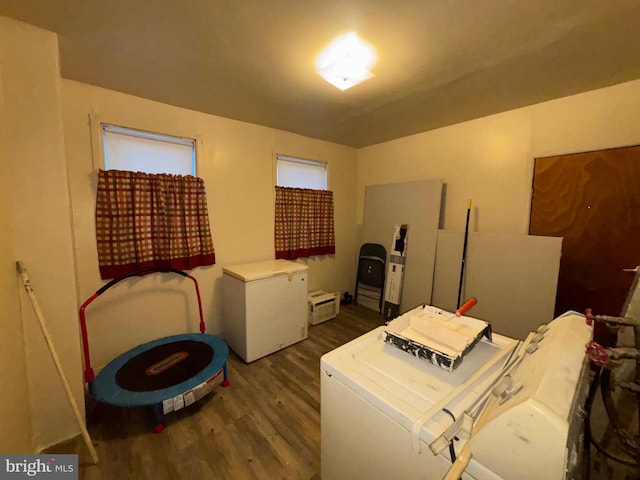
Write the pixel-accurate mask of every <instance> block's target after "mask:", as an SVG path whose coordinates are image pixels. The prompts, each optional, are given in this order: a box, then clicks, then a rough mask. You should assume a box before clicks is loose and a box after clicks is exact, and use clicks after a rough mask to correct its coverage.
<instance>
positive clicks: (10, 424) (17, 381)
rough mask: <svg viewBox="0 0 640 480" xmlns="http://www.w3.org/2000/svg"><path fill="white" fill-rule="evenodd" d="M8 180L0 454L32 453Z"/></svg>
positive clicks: (4, 189)
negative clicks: (6, 392) (4, 393)
mask: <svg viewBox="0 0 640 480" xmlns="http://www.w3.org/2000/svg"><path fill="white" fill-rule="evenodd" d="M3 30H4V23H3V19H1V18H0V41H1V42H2V43H0V105H3V104H4V103H5V100H4V97H5V96H6V95H7V92H5V89H4V83H5V82H4V72H5V71H6V70H7V66H6V65H5V59H4V49H3V48H2V47H1V45H4V44H5V43H4V40H5V38H4V36H3ZM6 123H7V121H6V119H5V109H4V107H3V108H0V158H2V159H3V164H4V165H6V163H5V162H6V160H7V158H8V157H7V152H6V145H7V143H8V141H9V139H8V138H7V135H6V132H7V126H6ZM10 187H11V181H10V178H9V177H8V176H7V175H0V312H2V314H0V331H1V332H2V335H0V385H4V386H5V387H4V388H5V389H6V391H8V392H10V394H9V395H8V396H5V399H4V402H3V408H0V426H1V427H0V428H1V430H2V433H1V434H0V452H2V453H27V452H31V449H32V447H31V418H30V407H29V388H28V383H27V366H26V358H25V354H24V332H23V329H22V317H21V315H20V290H19V287H18V279H17V276H16V261H15V258H16V255H15V251H14V248H13V228H12V221H11V217H12V211H11V197H10V195H9V188H10Z"/></svg>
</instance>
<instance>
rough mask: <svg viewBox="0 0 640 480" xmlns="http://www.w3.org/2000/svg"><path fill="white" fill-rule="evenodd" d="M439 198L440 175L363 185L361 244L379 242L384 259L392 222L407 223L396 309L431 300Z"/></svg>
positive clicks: (408, 307)
mask: <svg viewBox="0 0 640 480" xmlns="http://www.w3.org/2000/svg"><path fill="white" fill-rule="evenodd" d="M441 200H442V180H441V179H437V180H424V181H417V182H406V183H388V184H383V185H368V186H367V187H366V189H365V199H364V219H363V225H362V230H361V232H362V233H361V235H360V240H361V244H362V243H379V244H381V245H383V246H384V247H385V248H386V249H387V262H388V261H389V250H390V246H391V240H392V238H393V232H394V228H395V225H398V224H408V225H409V240H408V244H407V262H406V267H405V272H404V281H403V287H402V297H401V302H400V313H403V312H406V311H407V310H410V309H412V308H414V307H416V306H417V305H421V304H423V303H431V290H432V286H433V269H434V265H435V256H436V241H437V236H438V225H439V221H440V203H441Z"/></svg>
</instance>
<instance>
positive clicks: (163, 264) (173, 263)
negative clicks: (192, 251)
mask: <svg viewBox="0 0 640 480" xmlns="http://www.w3.org/2000/svg"><path fill="white" fill-rule="evenodd" d="M214 263H216V255H215V253H210V254H206V255H194V256H192V257H188V258H172V259H170V260H150V261H148V262H140V263H128V264H126V265H106V266H101V267H100V276H101V277H102V278H105V279H107V278H118V277H121V276H123V275H126V274H128V273H131V272H135V271H138V270H142V269H143V268H157V269H159V270H162V269H166V268H175V269H176V270H191V269H194V268H196V267H200V266H207V265H213V264H214Z"/></svg>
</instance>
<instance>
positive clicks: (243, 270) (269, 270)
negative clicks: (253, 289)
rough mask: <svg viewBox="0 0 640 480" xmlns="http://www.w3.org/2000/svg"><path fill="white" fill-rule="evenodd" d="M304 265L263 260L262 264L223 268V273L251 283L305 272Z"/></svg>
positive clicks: (255, 263) (306, 268) (284, 261)
mask: <svg viewBox="0 0 640 480" xmlns="http://www.w3.org/2000/svg"><path fill="white" fill-rule="evenodd" d="M308 269H309V267H307V266H306V265H303V264H302V263H298V262H291V261H289V260H265V261H262V262H254V263H245V264H242V265H233V266H229V267H223V269H222V271H223V273H226V274H227V275H231V276H232V277H235V278H238V279H240V280H242V281H244V282H251V281H254V280H260V279H263V278H270V277H277V276H279V275H295V274H299V273H302V272H306V271H307V270H308Z"/></svg>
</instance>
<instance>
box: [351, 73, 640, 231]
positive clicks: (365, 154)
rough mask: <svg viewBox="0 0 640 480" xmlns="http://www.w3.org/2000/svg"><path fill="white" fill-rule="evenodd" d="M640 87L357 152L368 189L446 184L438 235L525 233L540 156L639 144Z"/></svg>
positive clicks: (599, 92)
mask: <svg viewBox="0 0 640 480" xmlns="http://www.w3.org/2000/svg"><path fill="white" fill-rule="evenodd" d="M638 112H640V80H637V81H633V82H628V83H625V84H621V85H617V86H614V87H609V88H605V89H601V90H596V91H592V92H588V93H584V94H580V95H575V96H571V97H566V98H563V99H558V100H554V101H551V102H545V103H541V104H538V105H534V106H530V107H526V108H521V109H518V110H512V111H509V112H505V113H501V114H497V115H492V116H490V117H485V118H481V119H478V120H473V121H469V122H465V123H461V124H458V125H453V126H450V127H446V128H441V129H439V130H434V131H431V132H425V133H421V134H417V135H413V136H410V137H405V138H401V139H398V140H393V141H390V142H386V143H382V144H379V145H374V146H371V147H367V148H362V149H360V150H359V151H358V213H357V215H358V217H357V218H358V222H361V221H362V211H363V198H364V188H365V186H366V185H372V184H378V183H390V182H403V181H411V180H419V179H431V178H442V179H444V181H445V183H446V197H445V201H444V217H443V218H442V219H441V221H442V224H441V228H446V229H450V230H464V224H465V219H466V208H467V200H468V199H472V200H473V206H474V208H473V212H472V222H471V230H472V231H479V232H484V233H517V234H525V233H527V232H528V226H529V209H530V198H531V182H532V178H533V164H534V158H535V157H541V156H548V155H558V154H564V153H572V152H580V151H588V150H597V149H603V148H612V147H620V146H626V145H634V144H639V143H640V123H639V122H638Z"/></svg>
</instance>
